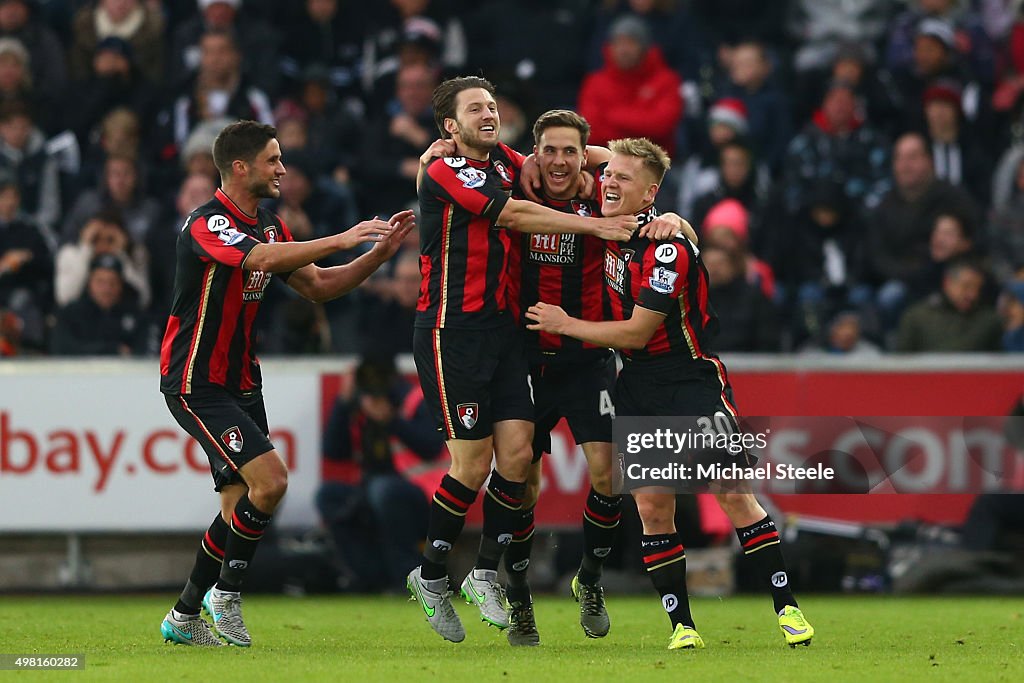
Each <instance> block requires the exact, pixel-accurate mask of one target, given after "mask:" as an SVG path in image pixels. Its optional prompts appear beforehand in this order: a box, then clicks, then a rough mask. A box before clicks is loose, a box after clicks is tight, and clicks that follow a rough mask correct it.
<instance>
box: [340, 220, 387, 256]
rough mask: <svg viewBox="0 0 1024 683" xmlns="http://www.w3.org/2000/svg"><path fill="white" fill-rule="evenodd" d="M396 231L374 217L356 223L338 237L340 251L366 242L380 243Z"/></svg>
mask: <svg viewBox="0 0 1024 683" xmlns="http://www.w3.org/2000/svg"><path fill="white" fill-rule="evenodd" d="M394 231H395V228H394V227H392V226H391V225H390V224H388V223H386V222H385V221H382V220H381V219H379V218H377V217H376V216H374V217H373V220H369V221H362V222H360V223H356V224H355V225H353V226H352V227H351V228H349V229H348V230H346V231H345V232H343V233H341V234H339V235H337V238H338V250H339V251H344V250H346V249H352V248H353V247H357V246H359V245H360V244H362V243H364V242H380V241H382V240H384V239H386V238H387V237H388V236H389V235H390V234H391V233H393V232H394Z"/></svg>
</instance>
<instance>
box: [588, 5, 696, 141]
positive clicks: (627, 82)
mask: <svg viewBox="0 0 1024 683" xmlns="http://www.w3.org/2000/svg"><path fill="white" fill-rule="evenodd" d="M579 113H580V115H582V116H583V117H584V118H586V119H587V121H589V122H590V140H591V143H592V144H595V145H605V144H607V143H608V141H609V140H615V139H617V138H627V137H646V138H649V139H650V140H651V141H652V142H655V143H657V144H658V145H661V146H662V147H663V148H665V150H666V151H667V152H668V153H669V155H671V154H673V152H674V151H675V145H676V128H677V126H678V125H679V121H680V119H681V117H682V115H683V96H682V94H681V92H680V78H679V74H677V73H676V72H675V71H673V70H672V69H670V68H669V67H668V66H666V64H665V59H664V57H663V56H662V54H661V49H660V48H658V47H657V46H654V45H652V44H651V35H650V31H649V29H648V28H647V24H645V23H644V22H643V20H641V19H638V18H637V17H634V16H624V17H622V18H620V19H617V20H616V21H615V22H614V23H613V24H612V26H611V29H610V30H609V32H608V42H607V44H606V45H605V66H604V68H603V69H600V70H599V71H595V72H594V73H592V74H590V75H589V76H587V77H586V79H585V80H584V81H583V87H582V88H581V89H580V103H579Z"/></svg>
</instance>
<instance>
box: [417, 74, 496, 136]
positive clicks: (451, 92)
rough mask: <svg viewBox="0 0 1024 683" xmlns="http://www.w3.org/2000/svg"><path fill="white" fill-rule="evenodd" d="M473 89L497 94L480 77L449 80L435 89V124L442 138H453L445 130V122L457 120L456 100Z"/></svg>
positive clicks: (460, 77)
mask: <svg viewBox="0 0 1024 683" xmlns="http://www.w3.org/2000/svg"><path fill="white" fill-rule="evenodd" d="M472 88H483V89H484V90H486V91H487V92H489V93H491V95H492V96H493V95H494V93H495V90H494V85H493V84H492V83H491V82H490V81H489V80H487V79H486V78H482V77H480V76H459V77H457V78H449V79H448V80H447V81H444V82H443V83H441V85H439V86H437V87H436V88H434V97H433V101H432V103H433V105H434V123H436V124H437V129H438V130H439V131H441V137H442V138H446V139H447V138H450V137H451V133H449V132H448V131H446V130H445V129H444V120H445V119H454V118H455V98H456V97H458V95H459V93H460V92H462V91H463V90H470V89H472Z"/></svg>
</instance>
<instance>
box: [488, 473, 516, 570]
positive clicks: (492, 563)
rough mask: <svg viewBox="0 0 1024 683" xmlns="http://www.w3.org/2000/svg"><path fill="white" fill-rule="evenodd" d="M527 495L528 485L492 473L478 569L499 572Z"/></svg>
mask: <svg viewBox="0 0 1024 683" xmlns="http://www.w3.org/2000/svg"><path fill="white" fill-rule="evenodd" d="M525 491H526V482H525V481H509V480H508V479H505V477H503V476H501V475H500V474H498V471H497V470H491V480H490V481H489V482H488V483H487V495H486V496H485V497H484V529H483V534H481V536H480V552H479V554H478V555H477V559H476V566H475V568H476V569H485V570H492V571H498V563H499V562H501V555H502V553H503V552H505V549H506V548H508V546H509V544H510V543H511V542H512V530H513V529H514V528H515V527H516V523H517V519H518V517H519V512H520V508H521V506H522V504H523V493H524V492H525Z"/></svg>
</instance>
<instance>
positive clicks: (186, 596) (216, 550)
mask: <svg viewBox="0 0 1024 683" xmlns="http://www.w3.org/2000/svg"><path fill="white" fill-rule="evenodd" d="M227 538H228V523H227V522H225V521H224V518H223V517H221V516H220V513H219V512H218V513H217V516H216V517H215V518H214V520H213V524H211V525H210V528H209V529H207V530H206V534H204V535H203V540H202V541H200V543H199V552H197V553H196V562H195V564H193V565H192V573H191V574H190V575H189V577H188V581H187V582H186V583H185V589H184V590H183V591H181V597H179V598H178V602H177V604H175V605H174V609H175V610H177V611H178V612H179V613H181V614H199V608H200V605H201V604H202V601H203V596H204V595H206V591H208V590H210V586H212V585H213V584H214V582H215V581H216V580H217V576H218V575H219V574H220V566H221V563H223V562H224V545H225V544H226V543H227Z"/></svg>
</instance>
